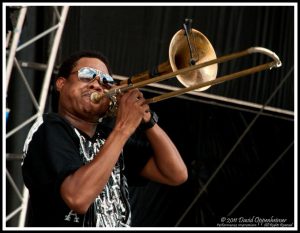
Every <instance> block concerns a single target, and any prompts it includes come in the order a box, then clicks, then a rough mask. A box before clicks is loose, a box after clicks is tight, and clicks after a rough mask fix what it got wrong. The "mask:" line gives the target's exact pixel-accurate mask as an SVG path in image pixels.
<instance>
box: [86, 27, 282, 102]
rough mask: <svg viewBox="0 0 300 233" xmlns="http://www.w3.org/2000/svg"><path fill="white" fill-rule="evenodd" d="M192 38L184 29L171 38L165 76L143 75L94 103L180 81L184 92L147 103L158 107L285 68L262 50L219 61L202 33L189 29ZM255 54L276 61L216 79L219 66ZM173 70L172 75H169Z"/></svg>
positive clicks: (94, 98)
mask: <svg viewBox="0 0 300 233" xmlns="http://www.w3.org/2000/svg"><path fill="white" fill-rule="evenodd" d="M189 34H190V39H189V36H188V34H187V31H186V30H185V31H184V30H183V29H181V30H179V31H178V32H177V33H176V34H175V35H174V36H173V37H172V40H171V43H170V45H169V61H168V62H165V63H163V64H161V65H160V66H158V71H159V73H162V75H160V76H157V77H153V78H151V75H149V72H147V71H146V72H143V73H141V74H138V75H136V76H133V77H132V78H130V79H128V80H126V81H125V83H124V82H121V83H120V85H119V86H116V87H115V88H113V89H111V90H109V91H107V92H106V93H105V94H102V95H101V94H99V93H98V92H94V93H92V95H91V101H92V102H94V103H98V102H99V101H100V100H101V98H103V97H109V98H110V99H112V98H116V96H117V95H118V94H120V93H124V92H126V91H128V90H131V89H134V88H140V87H144V86H146V85H148V84H151V83H156V82H160V81H163V80H167V79H170V78H173V77H177V79H178V81H179V82H180V83H181V84H183V86H184V88H181V89H179V90H177V91H172V92H169V93H165V94H162V95H159V96H156V97H152V98H149V99H146V103H147V104H150V103H156V102H159V101H162V100H165V99H169V98H172V97H175V96H178V95H181V94H184V93H187V92H189V91H193V90H195V91H203V90H206V89H208V88H209V87H210V86H213V85H216V84H220V83H223V82H225V81H229V80H233V79H236V78H239V77H242V76H246V75H250V74H254V73H257V72H260V71H263V70H267V69H272V68H278V67H280V66H281V64H282V63H281V61H280V59H279V57H278V56H277V55H276V54H275V53H274V52H272V51H271V50H269V49H266V48H263V47H250V48H248V49H246V50H243V51H240V52H236V53H232V54H229V55H225V56H222V57H219V58H217V57H216V53H215V51H214V49H213V47H212V45H211V43H210V41H209V40H208V39H207V38H206V37H205V36H204V35H203V34H202V33H201V32H199V31H197V30H195V29H190V32H189ZM187 41H188V43H187ZM254 53H261V54H264V55H266V56H268V57H270V58H272V60H273V61H271V62H267V63H264V64H261V65H258V66H255V67H252V68H249V69H245V70H242V71H238V72H235V73H232V74H228V75H225V76H222V77H219V78H216V76H217V69H218V67H217V64H218V63H223V62H226V61H229V60H233V59H236V58H240V57H243V56H246V55H249V54H254ZM170 70H171V71H172V72H170Z"/></svg>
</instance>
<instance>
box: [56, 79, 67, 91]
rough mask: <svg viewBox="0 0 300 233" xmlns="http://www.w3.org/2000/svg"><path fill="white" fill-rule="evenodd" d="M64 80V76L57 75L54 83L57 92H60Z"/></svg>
mask: <svg viewBox="0 0 300 233" xmlns="http://www.w3.org/2000/svg"><path fill="white" fill-rule="evenodd" d="M65 81H66V79H65V78H64V77H58V78H57V79H56V82H55V85H56V90H57V91H58V92H60V90H61V89H62V87H63V86H64V84H65Z"/></svg>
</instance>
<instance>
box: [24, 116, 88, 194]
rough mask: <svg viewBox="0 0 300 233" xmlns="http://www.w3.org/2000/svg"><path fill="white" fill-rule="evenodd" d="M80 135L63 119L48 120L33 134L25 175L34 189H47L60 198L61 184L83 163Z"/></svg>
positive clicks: (25, 178) (26, 180) (25, 160)
mask: <svg viewBox="0 0 300 233" xmlns="http://www.w3.org/2000/svg"><path fill="white" fill-rule="evenodd" d="M77 140H78V138H77V137H76V135H75V132H74V130H73V129H72V127H71V126H70V125H69V124H68V123H67V122H64V121H63V120H62V119H59V118H58V119H55V118H54V119H50V120H49V119H48V120H46V121H45V122H44V123H43V124H42V125H41V126H40V127H39V129H38V130H37V131H36V132H35V134H34V135H33V136H32V140H31V142H30V143H29V146H28V151H27V153H26V156H25V158H24V162H23V166H22V169H23V178H24V182H25V184H26V185H27V186H28V187H29V188H31V189H32V190H36V189H44V190H45V191H46V190H49V192H54V193H55V196H57V195H58V196H57V197H59V190H60V185H61V183H62V182H63V180H64V179H65V178H66V177H67V176H68V175H69V174H71V173H72V172H74V171H75V170H77V169H78V168H79V167H80V166H82V165H83V163H82V161H81V157H80V154H79V146H78V145H79V144H78V143H77Z"/></svg>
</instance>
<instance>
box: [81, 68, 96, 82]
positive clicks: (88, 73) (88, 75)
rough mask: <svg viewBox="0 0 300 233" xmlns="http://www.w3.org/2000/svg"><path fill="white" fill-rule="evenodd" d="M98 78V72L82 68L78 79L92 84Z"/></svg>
mask: <svg viewBox="0 0 300 233" xmlns="http://www.w3.org/2000/svg"><path fill="white" fill-rule="evenodd" d="M96 76H97V73H96V71H94V70H93V69H90V68H82V69H80V70H79V72H78V77H79V79H80V80H81V81H84V82H90V81H91V80H92V79H94V78H95V77H96Z"/></svg>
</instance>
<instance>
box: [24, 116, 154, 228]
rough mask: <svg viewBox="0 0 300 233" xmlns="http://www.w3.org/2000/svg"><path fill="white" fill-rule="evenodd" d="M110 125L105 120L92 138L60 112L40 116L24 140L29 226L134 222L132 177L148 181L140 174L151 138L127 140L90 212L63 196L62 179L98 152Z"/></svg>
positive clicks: (74, 225) (137, 180)
mask: <svg viewBox="0 0 300 233" xmlns="http://www.w3.org/2000/svg"><path fill="white" fill-rule="evenodd" d="M110 130H111V126H110V125H109V124H106V123H105V122H103V123H102V124H99V126H98V128H97V131H96V133H95V135H94V136H93V137H92V138H90V137H89V136H87V135H86V134H85V133H83V132H81V131H80V130H78V129H76V128H74V127H72V126H71V124H69V122H67V121H66V120H65V119H64V118H62V117H60V116H59V115H58V114H55V113H49V114H44V115H43V116H42V117H40V118H39V119H38V120H37V121H36V122H35V124H34V125H33V126H32V128H31V130H30V132H29V134H28V136H27V139H26V141H25V144H24V158H23V162H22V173H23V179H24V183H25V185H26V187H27V188H28V190H29V194H30V200H29V214H28V224H27V225H28V226H41V227H43V226H46V227H51V226H53V227H83V226H100V227H123V226H124V227H126V226H130V206H129V201H128V198H129V194H128V183H129V184H140V183H141V181H142V182H143V179H142V178H140V177H138V174H139V172H140V171H141V169H142V168H143V167H144V165H145V164H146V162H147V161H148V159H149V156H150V154H151V153H152V151H151V149H150V147H149V144H148V143H147V142H146V141H145V140H141V141H139V140H137V138H136V137H137V136H135V137H132V138H130V139H129V140H128V142H127V143H126V145H125V147H124V149H123V153H122V154H121V155H120V158H119V160H118V162H117V163H116V166H115V167H114V169H113V171H112V173H111V176H110V178H109V180H108V183H107V185H106V186H105V187H104V189H103V191H102V192H101V193H100V194H99V195H98V197H97V198H96V200H95V201H94V203H93V204H92V205H91V206H90V208H89V210H88V211H87V213H86V214H84V215H82V214H77V213H75V212H74V211H73V210H71V209H70V208H69V207H68V206H67V205H66V204H65V203H64V201H63V200H62V198H61V196H60V191H59V190H60V185H61V183H62V182H63V180H64V179H65V178H66V177H67V176H68V175H70V174H71V173H73V172H74V171H76V170H77V169H78V168H80V167H81V166H83V165H85V164H87V163H89V162H90V161H92V160H93V159H94V157H95V156H97V155H96V154H97V152H98V151H99V150H101V146H102V145H103V144H104V143H105V139H106V138H107V136H108V135H109V133H110ZM127 179H128V180H127Z"/></svg>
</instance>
